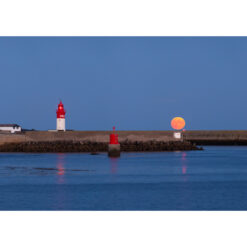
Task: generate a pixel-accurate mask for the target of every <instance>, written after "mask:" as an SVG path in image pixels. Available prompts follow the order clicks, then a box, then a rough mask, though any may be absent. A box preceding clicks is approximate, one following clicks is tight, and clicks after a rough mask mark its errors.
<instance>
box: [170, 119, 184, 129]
mask: <svg viewBox="0 0 247 247" xmlns="http://www.w3.org/2000/svg"><path fill="white" fill-rule="evenodd" d="M171 126H172V128H173V129H175V130H181V129H183V128H184V126H185V121H184V119H183V118H181V117H175V118H173V119H172V121H171Z"/></svg>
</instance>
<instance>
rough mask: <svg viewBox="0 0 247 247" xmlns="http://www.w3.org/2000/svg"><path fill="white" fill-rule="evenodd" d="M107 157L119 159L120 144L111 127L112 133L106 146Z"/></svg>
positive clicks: (114, 130) (114, 129)
mask: <svg viewBox="0 0 247 247" xmlns="http://www.w3.org/2000/svg"><path fill="white" fill-rule="evenodd" d="M108 156H109V157H120V144H119V142H118V134H116V128H115V126H114V127H113V133H111V134H110V143H109V145H108Z"/></svg>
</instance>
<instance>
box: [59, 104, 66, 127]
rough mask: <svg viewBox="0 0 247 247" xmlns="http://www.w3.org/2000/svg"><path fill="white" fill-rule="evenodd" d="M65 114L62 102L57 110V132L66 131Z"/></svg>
mask: <svg viewBox="0 0 247 247" xmlns="http://www.w3.org/2000/svg"><path fill="white" fill-rule="evenodd" d="M65 113H66V112H65V110H64V108H63V103H62V101H60V103H59V104H58V108H57V131H65Z"/></svg>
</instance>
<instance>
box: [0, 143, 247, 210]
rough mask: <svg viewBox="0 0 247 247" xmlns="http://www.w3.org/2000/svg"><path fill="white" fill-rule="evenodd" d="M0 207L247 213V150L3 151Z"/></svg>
mask: <svg viewBox="0 0 247 247" xmlns="http://www.w3.org/2000/svg"><path fill="white" fill-rule="evenodd" d="M0 210H247V147H244V146H227V147H226V146H225V147H223V146H218V147H214V146H211V147H210V146H206V147H204V151H187V152H152V153H151V152H150V153H121V157H120V158H109V157H108V156H107V154H106V153H100V154H98V155H90V154H78V153H76V154H72V153H66V154H60V153H59V154H23V153H1V154H0Z"/></svg>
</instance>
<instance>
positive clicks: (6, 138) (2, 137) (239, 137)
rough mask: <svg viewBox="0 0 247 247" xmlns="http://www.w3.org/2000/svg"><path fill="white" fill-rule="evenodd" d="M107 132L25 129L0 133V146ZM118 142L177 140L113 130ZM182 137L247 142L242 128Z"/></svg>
mask: <svg viewBox="0 0 247 247" xmlns="http://www.w3.org/2000/svg"><path fill="white" fill-rule="evenodd" d="M110 133H112V132H111V131H66V132H52V131H26V132H22V133H16V134H10V133H4V132H0V145H1V144H4V143H23V142H54V141H74V142H85V141H90V142H98V143H105V142H109V135H110ZM117 133H118V136H119V141H120V142H126V141H127V142H135V141H137V142H138V141H139V142H149V141H157V142H171V141H177V139H175V138H174V137H173V133H174V131H117ZM183 139H184V140H186V141H190V142H193V143H195V144H197V145H224V144H225V145H247V131H245V130H229V131H227V130H223V131H219V130H216V131H213V130H210V131H209V130H208V131H204V130H193V131H185V132H183Z"/></svg>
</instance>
